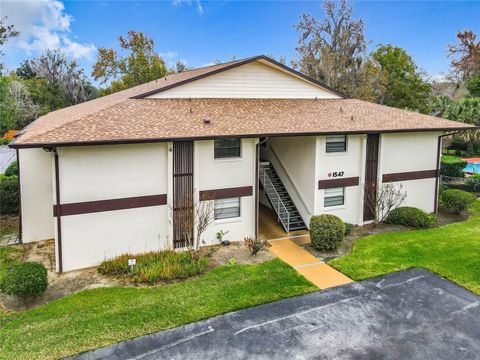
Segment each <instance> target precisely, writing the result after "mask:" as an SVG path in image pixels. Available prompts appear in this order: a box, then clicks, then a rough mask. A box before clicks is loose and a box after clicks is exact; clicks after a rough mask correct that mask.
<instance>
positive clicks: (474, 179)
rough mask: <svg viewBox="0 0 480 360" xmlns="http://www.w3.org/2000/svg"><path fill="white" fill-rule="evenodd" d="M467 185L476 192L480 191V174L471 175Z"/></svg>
mask: <svg viewBox="0 0 480 360" xmlns="http://www.w3.org/2000/svg"><path fill="white" fill-rule="evenodd" d="M465 183H466V184H467V185H469V186H471V187H472V188H473V190H474V191H479V190H480V174H473V175H470V176H469V177H468V178H467V179H466V180H465Z"/></svg>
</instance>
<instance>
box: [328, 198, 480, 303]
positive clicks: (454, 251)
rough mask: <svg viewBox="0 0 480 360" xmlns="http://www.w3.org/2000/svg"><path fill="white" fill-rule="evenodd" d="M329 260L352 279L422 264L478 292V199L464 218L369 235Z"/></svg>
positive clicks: (479, 285)
mask: <svg viewBox="0 0 480 360" xmlns="http://www.w3.org/2000/svg"><path fill="white" fill-rule="evenodd" d="M329 264H330V265H332V266H333V267H335V268H336V269H338V270H339V271H341V272H343V273H344V274H346V275H347V276H349V277H351V278H352V279H353V280H362V279H366V278H370V277H374V276H378V275H383V274H387V273H390V272H393V271H399V270H404V269H408V268H412V267H421V268H425V269H428V270H431V271H433V272H435V273H437V274H439V275H441V276H443V277H445V278H447V279H450V280H451V281H453V282H455V283H457V284H459V285H461V286H464V287H466V288H467V289H470V290H471V291H473V292H475V293H477V294H480V201H476V202H475V204H474V205H473V206H472V208H471V216H470V218H469V219H468V220H467V221H465V222H459V223H454V224H449V225H445V226H443V227H440V228H433V229H428V230H414V231H400V232H395V233H387V234H381V235H372V236H368V237H365V238H363V239H360V240H358V241H357V242H356V243H355V244H354V246H353V251H352V252H351V253H350V254H349V255H347V256H344V257H342V258H339V259H335V260H332V261H331V262H330V263H329Z"/></svg>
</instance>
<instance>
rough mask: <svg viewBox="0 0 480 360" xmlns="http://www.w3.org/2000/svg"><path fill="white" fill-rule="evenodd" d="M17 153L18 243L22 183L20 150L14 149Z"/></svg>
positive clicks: (19, 238)
mask: <svg viewBox="0 0 480 360" xmlns="http://www.w3.org/2000/svg"><path fill="white" fill-rule="evenodd" d="M16 155H17V169H18V193H17V202H18V241H19V242H20V244H22V243H23V240H22V239H23V236H22V185H21V181H20V150H19V149H16Z"/></svg>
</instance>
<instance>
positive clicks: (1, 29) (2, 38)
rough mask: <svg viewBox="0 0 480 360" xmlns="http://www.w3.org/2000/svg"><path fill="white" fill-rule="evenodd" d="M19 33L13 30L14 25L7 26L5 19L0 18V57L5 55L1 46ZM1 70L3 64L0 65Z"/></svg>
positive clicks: (0, 69)
mask: <svg viewBox="0 0 480 360" xmlns="http://www.w3.org/2000/svg"><path fill="white" fill-rule="evenodd" d="M18 35H20V32H18V31H17V30H15V26H14V25H7V17H3V18H0V56H3V55H5V53H4V51H3V46H4V45H5V44H6V43H7V41H8V40H9V39H11V38H14V37H17V36H18ZM2 69H3V64H1V63H0V72H1V71H2Z"/></svg>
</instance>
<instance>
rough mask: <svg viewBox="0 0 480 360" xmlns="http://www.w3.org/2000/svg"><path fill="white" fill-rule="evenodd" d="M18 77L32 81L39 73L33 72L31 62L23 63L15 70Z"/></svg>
mask: <svg viewBox="0 0 480 360" xmlns="http://www.w3.org/2000/svg"><path fill="white" fill-rule="evenodd" d="M15 73H16V74H17V76H18V77H19V78H21V79H23V80H30V79H34V78H36V77H37V73H36V72H35V71H33V69H32V66H31V65H30V61H28V60H25V61H23V62H22V63H21V64H20V66H19V67H18V68H17V70H15Z"/></svg>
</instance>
